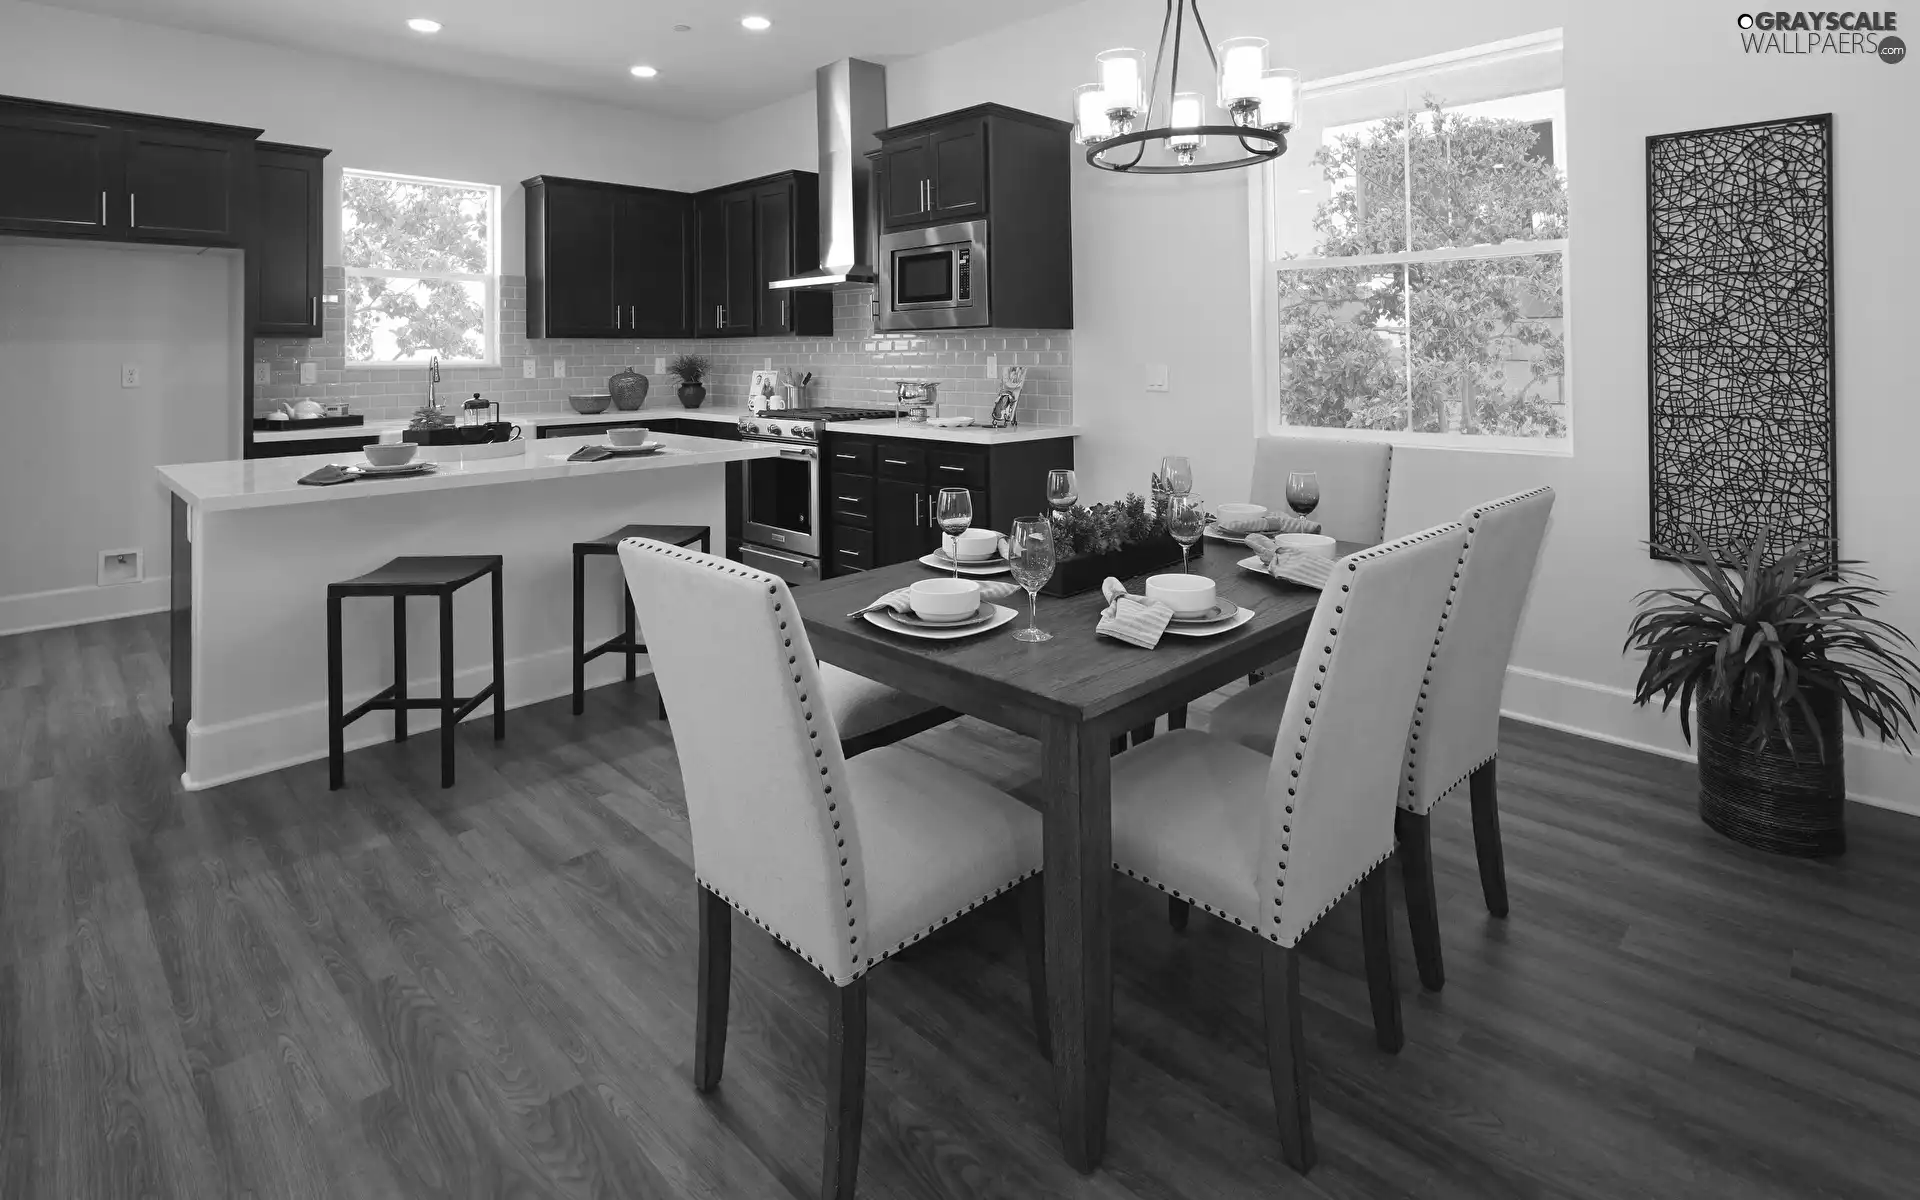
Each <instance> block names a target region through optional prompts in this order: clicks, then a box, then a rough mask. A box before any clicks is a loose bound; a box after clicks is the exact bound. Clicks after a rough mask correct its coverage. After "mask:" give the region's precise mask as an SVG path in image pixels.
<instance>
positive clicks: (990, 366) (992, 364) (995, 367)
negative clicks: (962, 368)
mask: <svg viewBox="0 0 1920 1200" xmlns="http://www.w3.org/2000/svg"><path fill="white" fill-rule="evenodd" d="M987 378H988V379H992V380H995V381H998V380H999V378H1000V356H999V355H998V354H989V355H987Z"/></svg>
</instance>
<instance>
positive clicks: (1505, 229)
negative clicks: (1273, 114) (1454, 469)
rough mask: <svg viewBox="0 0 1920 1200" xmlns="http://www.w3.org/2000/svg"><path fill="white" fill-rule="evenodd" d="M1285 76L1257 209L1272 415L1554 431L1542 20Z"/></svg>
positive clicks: (1561, 320) (1560, 409)
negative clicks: (1297, 84) (1512, 30)
mask: <svg viewBox="0 0 1920 1200" xmlns="http://www.w3.org/2000/svg"><path fill="white" fill-rule="evenodd" d="M1303 93H1304V103H1303V105H1302V117H1303V122H1302V124H1301V125H1300V126H1297V127H1296V128H1295V129H1294V131H1293V133H1292V135H1291V136H1290V138H1289V141H1290V142H1291V144H1292V145H1291V149H1290V150H1289V152H1288V154H1287V155H1286V156H1285V157H1283V158H1281V159H1280V160H1279V161H1278V162H1276V163H1275V164H1273V165H1271V166H1268V167H1265V168H1262V171H1263V172H1264V174H1265V178H1264V180H1263V181H1262V193H1263V194H1262V201H1263V202H1262V203H1261V204H1260V205H1258V207H1257V211H1259V212H1261V213H1262V215H1263V216H1264V217H1265V226H1266V228H1265V229H1263V230H1260V231H1258V232H1259V234H1260V235H1261V236H1257V237H1256V239H1255V245H1256V246H1258V247H1263V248H1264V253H1263V269H1262V271H1261V273H1260V276H1259V279H1260V283H1259V287H1260V292H1261V294H1260V295H1259V296H1258V297H1257V300H1258V302H1259V304H1260V306H1261V310H1262V314H1263V320H1264V322H1265V328H1266V331H1267V332H1266V337H1265V338H1264V339H1263V341H1264V355H1265V358H1266V363H1265V374H1266V380H1267V393H1268V413H1269V418H1270V424H1271V425H1272V426H1273V427H1275V428H1282V427H1284V428H1287V429H1289V430H1290V431H1308V430H1327V431H1335V430H1337V431H1339V435H1340V436H1343V437H1378V438H1387V439H1390V440H1393V441H1397V442H1416V443H1418V442H1437V443H1443V444H1454V445H1476V446H1481V447H1485V448H1502V449H1511V448H1526V449H1564V448H1566V447H1567V446H1568V445H1569V441H1568V439H1569V437H1570V434H1571V424H1572V411H1571V401H1570V398H1569V396H1568V392H1567V387H1566V379H1567V370H1566V334H1567V329H1566V324H1567V318H1566V299H1565V298H1566V286H1565V284H1566V265H1565V260H1566V250H1567V188H1566V157H1567V147H1566V119H1565V96H1564V92H1563V91H1562V90H1561V88H1560V35H1559V32H1558V31H1553V32H1550V33H1545V34H1537V35H1533V36H1530V37H1526V38H1518V39H1514V40H1513V41H1510V42H1502V43H1497V44H1494V45H1490V46H1479V47H1474V48H1472V49H1469V50H1464V51H1460V52H1458V53H1455V54H1449V55H1443V56H1440V57H1438V58H1434V59H1426V60H1422V61H1420V62H1416V63H1406V64H1402V65H1399V66H1395V67H1388V68H1383V69H1380V70H1375V71H1367V72H1362V73H1360V74H1357V75H1349V76H1342V77H1340V78H1338V79H1329V80H1321V81H1317V82H1315V83H1311V84H1308V85H1307V86H1306V88H1305V89H1303Z"/></svg>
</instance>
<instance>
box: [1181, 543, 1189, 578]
mask: <svg viewBox="0 0 1920 1200" xmlns="http://www.w3.org/2000/svg"><path fill="white" fill-rule="evenodd" d="M1180 573H1181V574H1182V575H1185V574H1188V571H1187V547H1186V546H1185V545H1182V546H1181V547H1180Z"/></svg>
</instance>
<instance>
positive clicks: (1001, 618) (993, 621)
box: [861, 604, 1020, 641]
mask: <svg viewBox="0 0 1920 1200" xmlns="http://www.w3.org/2000/svg"><path fill="white" fill-rule="evenodd" d="M987 607H988V608H991V609H992V610H993V616H992V617H990V618H989V619H987V620H985V621H982V622H981V623H980V624H978V625H963V626H960V627H959V628H955V627H954V626H952V625H946V626H938V625H909V624H907V623H906V622H905V621H902V620H900V619H899V618H898V617H896V616H894V615H893V614H892V613H890V612H870V613H862V614H861V615H862V616H864V617H865V618H866V619H867V621H868V622H869V623H870V624H873V625H877V626H879V627H880V628H882V629H884V630H886V631H888V632H889V633H903V634H906V635H907V636H908V637H917V638H932V639H934V640H936V641H951V640H952V639H954V638H963V637H972V636H973V635H975V634H977V633H985V632H987V631H988V630H990V629H998V628H1000V627H1001V626H1002V625H1005V624H1006V623H1007V622H1008V621H1011V620H1013V619H1014V618H1015V617H1017V616H1019V615H1020V614H1019V613H1017V612H1015V611H1013V610H1012V609H1011V608H1008V607H1006V606H1005V605H1001V604H989V605H987Z"/></svg>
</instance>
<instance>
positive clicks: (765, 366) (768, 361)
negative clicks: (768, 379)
mask: <svg viewBox="0 0 1920 1200" xmlns="http://www.w3.org/2000/svg"><path fill="white" fill-rule="evenodd" d="M760 369H761V370H763V371H771V370H773V356H772V355H768V356H767V357H766V358H763V359H761V360H760Z"/></svg>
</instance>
